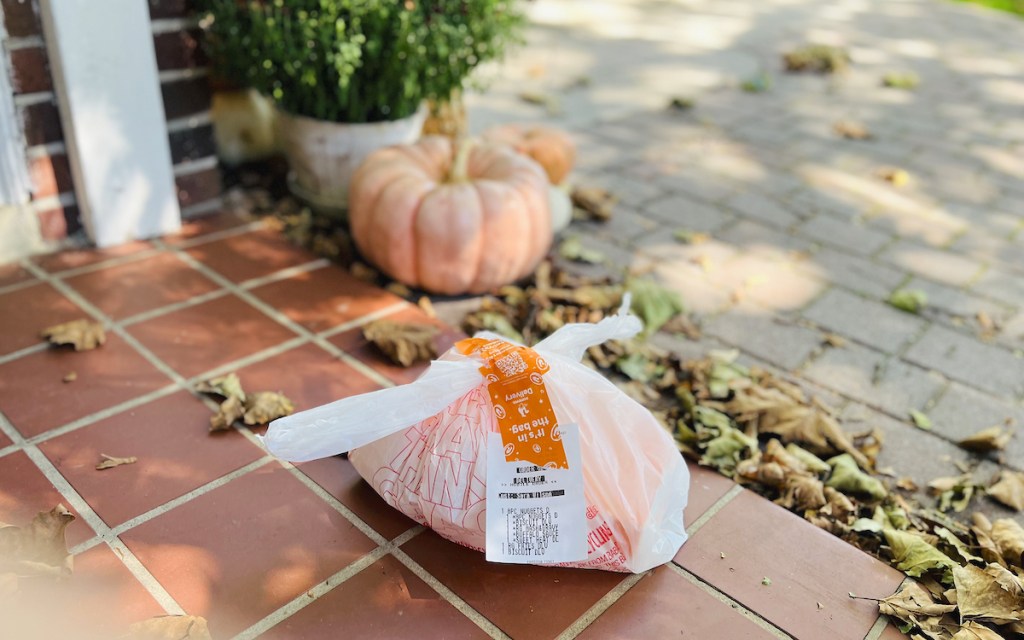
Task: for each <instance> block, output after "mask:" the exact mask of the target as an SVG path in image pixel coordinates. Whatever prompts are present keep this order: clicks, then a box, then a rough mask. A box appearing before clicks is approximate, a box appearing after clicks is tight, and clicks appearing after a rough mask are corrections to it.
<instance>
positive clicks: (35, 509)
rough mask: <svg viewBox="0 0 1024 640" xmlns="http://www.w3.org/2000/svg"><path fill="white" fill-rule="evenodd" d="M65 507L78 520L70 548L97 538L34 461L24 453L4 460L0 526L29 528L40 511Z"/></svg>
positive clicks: (0, 480) (0, 482) (0, 470)
mask: <svg viewBox="0 0 1024 640" xmlns="http://www.w3.org/2000/svg"><path fill="white" fill-rule="evenodd" d="M58 504H63V505H64V506H65V507H67V508H68V510H69V511H71V513H73V514H75V520H74V522H72V523H71V524H69V525H68V528H67V536H66V539H67V541H68V546H72V547H73V546H75V545H76V544H78V543H80V542H85V541H86V540H88V539H90V538H92V537H93V535H95V534H94V533H93V530H92V527H90V526H89V525H87V524H86V523H85V521H84V520H82V518H81V517H79V515H78V512H77V511H75V510H74V509H72V508H71V505H70V504H69V503H68V501H67V499H66V498H65V497H64V496H62V495H61V494H60V492H59V491H57V489H56V488H55V487H54V486H53V484H52V483H51V482H50V481H49V480H48V479H47V478H46V476H45V475H43V472H42V471H40V470H39V467H37V466H36V464H35V463H34V462H32V459H31V458H29V457H28V454H26V453H25V452H23V451H15V452H14V453H10V454H8V455H6V456H4V457H2V458H0V522H6V523H7V524H13V525H17V526H19V527H23V526H26V525H27V524H28V523H30V522H32V518H34V517H36V514H38V513H39V512H40V511H49V510H50V509H52V508H54V507H56V506H57V505H58Z"/></svg>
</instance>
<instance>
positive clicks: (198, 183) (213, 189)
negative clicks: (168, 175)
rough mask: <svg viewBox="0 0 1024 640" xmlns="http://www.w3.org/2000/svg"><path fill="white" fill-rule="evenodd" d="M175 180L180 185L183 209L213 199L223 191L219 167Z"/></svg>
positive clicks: (180, 201) (180, 198) (179, 193)
mask: <svg viewBox="0 0 1024 640" xmlns="http://www.w3.org/2000/svg"><path fill="white" fill-rule="evenodd" d="M174 182H175V185H176V186H177V187H178V204H179V205H180V206H181V208H183V209H184V208H186V207H191V206H193V205H197V204H200V203H202V202H207V201H209V200H212V199H213V198H216V197H218V196H219V195H220V194H221V191H222V187H221V182H220V169H218V168H217V167H211V168H209V169H204V170H203V171H197V172H195V173H189V174H186V175H183V176H178V177H176V178H175V179H174Z"/></svg>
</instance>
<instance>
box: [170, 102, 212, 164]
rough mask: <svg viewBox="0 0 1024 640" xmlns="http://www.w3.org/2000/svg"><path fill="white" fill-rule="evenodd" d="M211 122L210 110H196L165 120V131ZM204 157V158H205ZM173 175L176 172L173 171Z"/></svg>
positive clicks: (195, 126)
mask: <svg viewBox="0 0 1024 640" xmlns="http://www.w3.org/2000/svg"><path fill="white" fill-rule="evenodd" d="M211 122H213V118H212V117H211V116H210V110H209V109H206V110H205V111H197V112H196V113H190V114H188V115H187V116H181V117H179V118H174V119H172V120H168V121H167V133H177V132H178V131H184V130H186V129H196V128H199V127H202V126H205V125H208V124H210V123H211ZM205 159H206V158H204V160H205ZM174 175H175V176H177V175H178V174H177V173H175V174H174Z"/></svg>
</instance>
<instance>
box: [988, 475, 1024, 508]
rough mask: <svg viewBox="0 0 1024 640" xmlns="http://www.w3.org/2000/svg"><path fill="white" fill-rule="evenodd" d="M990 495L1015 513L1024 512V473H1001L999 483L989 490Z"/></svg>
mask: <svg viewBox="0 0 1024 640" xmlns="http://www.w3.org/2000/svg"><path fill="white" fill-rule="evenodd" d="M988 495H990V496H992V497H993V498H995V499H996V500H998V501H999V502H1001V503H1003V504H1005V505H1006V506H1008V507H1010V508H1011V509H1013V510H1014V511H1024V473H1019V472H1017V471H1007V470H1006V469H1003V470H1002V471H1000V472H999V481H998V482H996V483H995V484H994V485H992V486H991V487H989V488H988Z"/></svg>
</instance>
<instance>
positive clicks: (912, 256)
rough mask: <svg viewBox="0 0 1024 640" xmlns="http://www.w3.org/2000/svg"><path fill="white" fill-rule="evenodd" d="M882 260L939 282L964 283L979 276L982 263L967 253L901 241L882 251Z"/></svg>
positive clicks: (957, 284) (959, 284) (960, 284)
mask: <svg viewBox="0 0 1024 640" xmlns="http://www.w3.org/2000/svg"><path fill="white" fill-rule="evenodd" d="M880 257H881V258H882V259H884V260H887V261H888V262H890V263H892V264H895V265H898V266H900V267H902V268H904V269H906V270H907V271H911V272H913V273H916V274H919V275H922V276H924V277H926V278H929V279H931V280H935V281H936V282H942V283H945V284H951V285H954V286H963V285H965V284H967V283H969V282H970V281H971V280H973V279H974V278H975V276H977V275H978V273H979V272H980V271H981V269H982V265H981V263H979V262H977V261H975V260H971V259H970V258H965V257H964V256H960V255H957V254H955V253H951V252H949V251H940V250H938V249H932V248H929V247H924V246H921V245H919V244H916V243H913V242H908V241H906V240H900V241H898V242H896V243H894V244H892V245H890V246H889V247H887V248H886V249H885V251H883V252H882V254H881V256H880Z"/></svg>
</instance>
